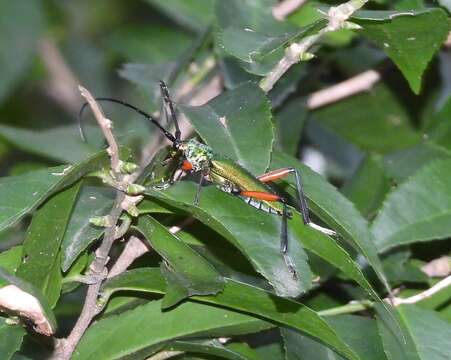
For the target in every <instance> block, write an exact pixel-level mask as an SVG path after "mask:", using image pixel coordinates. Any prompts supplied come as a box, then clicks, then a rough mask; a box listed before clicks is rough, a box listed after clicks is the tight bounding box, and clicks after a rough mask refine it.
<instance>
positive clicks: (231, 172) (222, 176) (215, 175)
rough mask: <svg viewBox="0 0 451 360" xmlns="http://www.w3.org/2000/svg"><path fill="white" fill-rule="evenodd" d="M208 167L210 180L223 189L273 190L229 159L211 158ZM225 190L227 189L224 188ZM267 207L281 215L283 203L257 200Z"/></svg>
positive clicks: (270, 191)
mask: <svg viewBox="0 0 451 360" xmlns="http://www.w3.org/2000/svg"><path fill="white" fill-rule="evenodd" d="M210 163H211V168H210V173H209V176H210V180H211V181H212V182H213V183H216V184H218V185H219V186H220V187H221V188H222V189H223V190H225V189H228V188H230V187H231V188H232V190H241V191H260V192H266V193H271V194H273V193H274V191H273V190H272V189H271V188H270V187H269V186H268V185H266V184H265V183H262V182H261V181H260V180H258V179H257V178H256V177H254V176H253V175H252V174H251V173H250V172H249V171H247V170H246V169H244V168H243V167H241V166H240V165H238V164H236V163H235V162H233V161H232V160H230V159H225V158H222V159H221V158H213V159H212V160H211V161H210ZM225 191H227V190H225ZM258 202H261V203H263V204H265V205H266V206H267V207H268V208H270V209H273V210H274V211H275V212H277V213H278V214H279V215H282V212H283V204H282V203H281V202H278V201H264V200H258Z"/></svg>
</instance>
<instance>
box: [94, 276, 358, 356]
mask: <svg viewBox="0 0 451 360" xmlns="http://www.w3.org/2000/svg"><path fill="white" fill-rule="evenodd" d="M164 288H165V284H164V280H163V277H162V276H161V274H160V272H159V271H158V269H135V270H131V271H127V272H125V273H123V274H121V275H119V276H117V277H115V278H112V279H111V280H109V281H108V282H107V283H106V284H105V285H104V287H103V290H102V291H103V292H102V294H103V296H104V297H105V298H108V297H109V296H111V294H112V293H113V292H115V291H118V290H135V291H144V292H156V293H163V292H164ZM194 299H195V300H196V301H201V302H205V303H210V304H216V305H220V306H225V307H227V308H231V309H235V310H238V311H244V312H246V313H250V314H254V315H256V316H259V317H263V318H265V319H268V320H270V321H273V322H276V323H279V324H283V325H287V326H290V327H293V328H295V329H298V330H300V331H302V332H304V333H306V334H308V335H310V336H312V337H314V338H316V339H318V340H320V341H322V342H323V343H325V344H327V345H329V346H330V347H332V348H334V349H336V350H337V351H338V352H339V353H340V354H343V355H344V356H347V358H349V359H358V357H357V356H356V355H355V354H353V352H352V351H351V350H350V349H349V348H348V346H347V345H345V344H344V343H343V341H342V339H340V338H339V337H338V335H337V334H336V333H335V332H334V331H333V330H332V329H331V327H330V326H329V325H328V324H327V323H326V321H324V320H323V319H322V318H321V317H320V316H318V315H317V313H316V312H314V311H313V310H311V309H309V308H308V307H307V306H305V305H303V304H301V303H298V302H295V301H292V300H288V299H284V298H281V297H277V296H275V295H273V294H271V293H269V292H266V291H264V290H262V289H259V288H257V287H253V286H250V285H246V284H244V283H240V282H237V281H234V280H230V279H226V282H225V286H224V290H223V291H222V292H220V293H218V294H217V295H216V296H211V295H209V296H201V297H198V296H196V297H193V300H194Z"/></svg>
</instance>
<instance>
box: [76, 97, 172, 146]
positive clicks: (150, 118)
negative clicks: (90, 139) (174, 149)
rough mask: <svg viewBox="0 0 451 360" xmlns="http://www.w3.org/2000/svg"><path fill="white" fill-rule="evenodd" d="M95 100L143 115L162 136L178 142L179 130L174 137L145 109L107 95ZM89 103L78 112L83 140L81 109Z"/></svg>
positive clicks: (83, 108)
mask: <svg viewBox="0 0 451 360" xmlns="http://www.w3.org/2000/svg"><path fill="white" fill-rule="evenodd" d="M95 100H96V101H108V102H113V103H116V104H120V105H122V106H125V107H127V108H129V109H132V110H135V111H136V112H137V113H138V114H140V115H142V116H144V117H145V118H146V119H148V120H150V121H151V122H152V124H154V125H155V126H156V127H157V128H159V129H160V130H161V131H162V132H163V134H164V136H166V138H167V139H168V140H169V141H170V142H172V143H173V144H174V145H176V144H178V143H179V142H180V130H178V131H179V133H178V137H177V131H176V136H175V137H174V135H172V134H171V133H170V132H169V131H168V130H166V129H165V128H164V127H163V126H161V125H160V123H159V122H158V121H157V120H155V118H154V117H153V116H152V115H150V114H148V113H146V112H145V111H143V110H141V109H139V108H137V107H136V106H133V105H132V104H129V103H127V102H125V101H122V100H117V99H113V98H107V97H100V98H95ZM88 105H89V104H88V103H87V102H86V103H84V104H83V105H82V107H81V108H80V112H79V113H78V128H79V130H80V136H81V138H82V139H83V141H85V139H86V137H85V132H84V130H83V126H82V119H83V117H82V115H83V111H84V110H85V108H86V106H88ZM176 128H177V129H178V126H176Z"/></svg>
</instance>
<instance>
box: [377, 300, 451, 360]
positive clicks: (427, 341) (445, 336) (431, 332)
mask: <svg viewBox="0 0 451 360" xmlns="http://www.w3.org/2000/svg"><path fill="white" fill-rule="evenodd" d="M397 309H398V316H399V319H400V321H401V324H402V328H403V332H404V335H405V339H406V343H402V342H400V341H399V339H398V340H397V339H396V338H393V336H392V335H391V331H390V328H388V327H387V326H386V325H385V324H384V322H383V321H382V320H381V319H379V320H378V327H379V333H380V336H381V338H382V342H383V345H384V350H385V353H386V354H387V358H388V360H395V359H396V360H404V359H406V360H414V359H415V360H442V359H448V358H449V349H451V326H450V325H449V323H448V322H446V321H444V320H442V319H441V318H440V317H439V316H438V314H437V313H436V312H435V311H431V310H425V309H421V308H419V307H417V306H416V305H401V306H399V307H398V308H397Z"/></svg>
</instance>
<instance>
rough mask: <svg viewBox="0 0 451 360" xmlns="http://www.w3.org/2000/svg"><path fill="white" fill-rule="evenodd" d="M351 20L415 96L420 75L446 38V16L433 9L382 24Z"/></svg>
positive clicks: (419, 86) (399, 17)
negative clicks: (382, 51)
mask: <svg viewBox="0 0 451 360" xmlns="http://www.w3.org/2000/svg"><path fill="white" fill-rule="evenodd" d="M354 21H355V22H357V23H358V24H359V25H361V26H362V27H363V30H362V32H361V33H362V34H363V35H364V36H365V37H367V38H368V39H370V40H371V41H372V42H374V43H376V44H377V45H378V46H379V47H380V48H381V49H383V50H384V52H385V53H386V54H387V55H388V56H389V57H390V58H391V59H392V60H393V62H394V63H395V64H396V65H397V66H398V68H399V69H400V70H401V72H402V73H403V74H404V76H405V78H406V79H407V81H408V82H409V85H410V87H411V88H412V90H413V91H414V92H415V93H416V94H418V93H419V92H420V90H421V77H422V75H423V72H424V71H425V70H426V67H427V65H428V63H429V62H430V61H431V59H432V57H433V56H434V54H435V53H436V52H437V51H439V49H440V47H441V45H442V43H443V42H444V41H445V40H446V37H447V36H448V32H449V30H450V22H449V20H448V17H447V15H446V13H445V12H444V11H443V10H442V9H439V8H435V9H434V8H432V9H428V10H426V11H424V12H420V13H418V14H415V15H414V16H409V15H408V16H397V17H395V18H393V19H392V20H391V21H388V22H383V23H381V22H375V21H368V20H357V19H354Z"/></svg>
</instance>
